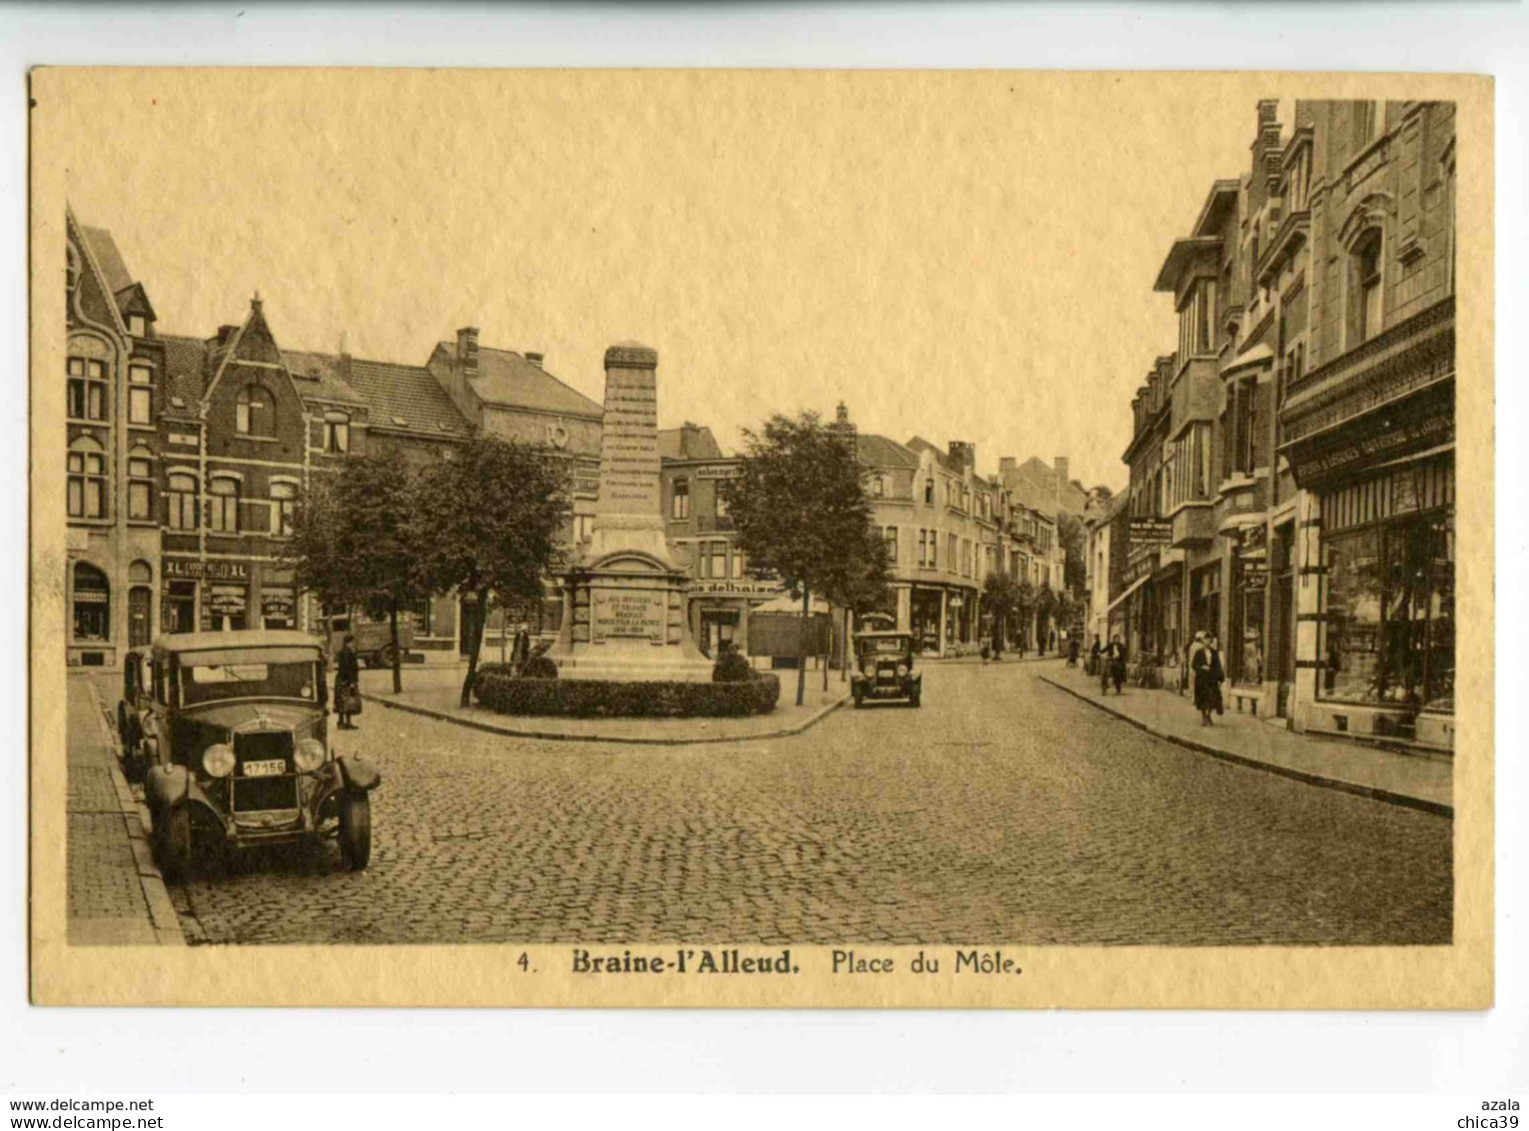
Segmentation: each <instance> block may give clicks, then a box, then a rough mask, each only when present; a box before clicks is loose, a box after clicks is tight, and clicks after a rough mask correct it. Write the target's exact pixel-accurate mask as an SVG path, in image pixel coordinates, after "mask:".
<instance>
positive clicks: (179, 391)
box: [159, 334, 207, 416]
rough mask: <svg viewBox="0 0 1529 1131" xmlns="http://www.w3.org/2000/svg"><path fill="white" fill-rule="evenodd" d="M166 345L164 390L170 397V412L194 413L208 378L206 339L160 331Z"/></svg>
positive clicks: (162, 340)
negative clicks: (178, 402)
mask: <svg viewBox="0 0 1529 1131" xmlns="http://www.w3.org/2000/svg"><path fill="white" fill-rule="evenodd" d="M159 340H160V342H162V343H163V344H164V347H165V394H166V396H167V397H170V398H175V399H178V400H179V401H180V402H181V403H180V404H178V405H177V404H175V402H174V400H171V401H170V404H169V408H168V409H167V411H168V412H170V413H172V414H184V415H186V416H195V415H196V414H197V413H196V405H197V402H199V401H200V400H201V399H202V390H203V389H204V387H205V386H206V382H207V343H206V342H204V341H202V339H200V338H187V337H182V336H180V335H177V334H161V335H160V336H159Z"/></svg>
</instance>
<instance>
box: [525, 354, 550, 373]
mask: <svg viewBox="0 0 1529 1131" xmlns="http://www.w3.org/2000/svg"><path fill="white" fill-rule="evenodd" d="M545 356H546V354H540V353H532V352H531V351H530V350H527V351H526V360H527V361H529V362H530V363H531V364H532V365H534V366H536V368H538V369H542V368H544V366H543V365H542V359H543V358H544V357H545Z"/></svg>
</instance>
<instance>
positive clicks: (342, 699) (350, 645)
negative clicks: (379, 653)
mask: <svg viewBox="0 0 1529 1131" xmlns="http://www.w3.org/2000/svg"><path fill="white" fill-rule="evenodd" d="M352 697H354V699H360V698H361V660H360V657H358V656H357V655H356V638H355V637H354V636H347V637H346V638H345V642H344V643H343V644H341V645H340V652H339V655H337V656H336V657H335V678H334V708H335V713H336V714H338V715H339V716H340V729H341V730H357V729H358V728H357V726H356V724H355V723H353V722H351V721H350V719H351V712H350V711H349V710H347V708H349V707H352V706H353V705H354V700H353V698H352Z"/></svg>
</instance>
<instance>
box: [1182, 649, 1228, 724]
mask: <svg viewBox="0 0 1529 1131" xmlns="http://www.w3.org/2000/svg"><path fill="white" fill-rule="evenodd" d="M1215 643H1216V638H1215V637H1214V636H1209V635H1207V634H1206V633H1204V632H1197V633H1195V640H1194V643H1193V644H1192V645H1190V648H1189V670H1190V671H1191V672H1193V673H1194V681H1195V683H1194V687H1195V710H1197V711H1199V712H1200V725H1201V726H1202V727H1208V726H1210V725H1211V717H1210V716H1211V712H1212V711H1214V712H1215V713H1216V714H1218V715H1219V714H1220V713H1221V710H1222V708H1221V681H1222V680H1224V679H1225V678H1226V671H1225V669H1224V668H1222V666H1221V653H1220V652H1219V651H1218V650H1217V649H1216V647H1215Z"/></svg>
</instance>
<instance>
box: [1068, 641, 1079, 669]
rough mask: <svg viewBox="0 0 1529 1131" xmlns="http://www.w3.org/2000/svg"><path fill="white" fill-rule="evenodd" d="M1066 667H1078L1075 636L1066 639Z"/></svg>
mask: <svg viewBox="0 0 1529 1131" xmlns="http://www.w3.org/2000/svg"><path fill="white" fill-rule="evenodd" d="M1067 666H1068V667H1070V668H1075V667H1077V666H1078V638H1077V637H1076V636H1069V637H1068V638H1067Z"/></svg>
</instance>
